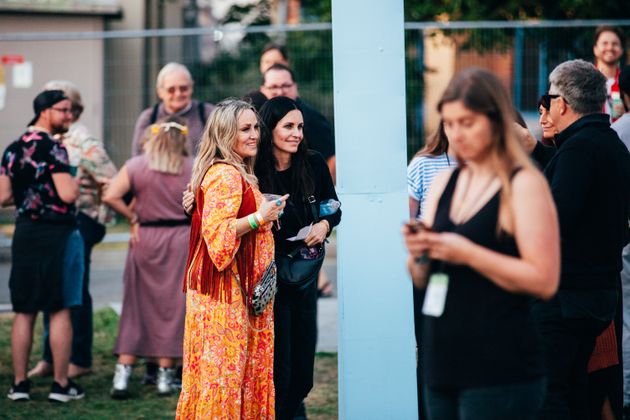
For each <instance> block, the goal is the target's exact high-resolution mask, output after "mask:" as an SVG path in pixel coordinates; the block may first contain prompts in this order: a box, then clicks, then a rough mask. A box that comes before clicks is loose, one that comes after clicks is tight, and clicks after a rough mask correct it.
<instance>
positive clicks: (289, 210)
mask: <svg viewBox="0 0 630 420" xmlns="http://www.w3.org/2000/svg"><path fill="white" fill-rule="evenodd" d="M260 117H261V120H262V123H263V131H262V136H261V142H260V152H259V153H258V156H257V158H256V167H255V174H256V176H257V177H258V180H259V183H260V190H261V191H262V192H263V193H271V194H276V195H279V196H282V195H285V194H289V199H288V200H287V205H286V209H285V211H284V215H283V216H282V218H281V219H280V221H279V224H278V225H276V227H275V228H274V229H273V236H274V242H275V246H276V252H275V254H276V263H277V264H278V294H277V296H276V301H275V303H274V323H275V341H274V343H275V351H274V383H275V387H276V418H278V419H281V420H283V419H286V420H292V419H293V418H294V417H297V415H298V409H299V410H300V411H301V410H302V408H301V404H302V400H303V399H304V398H306V396H307V395H308V393H309V391H310V390H311V389H312V387H313V369H314V363H315V346H316V343H317V278H318V272H319V271H320V269H321V265H320V266H319V268H317V267H316V266H317V264H315V269H314V270H312V273H311V274H310V276H308V277H306V278H305V279H301V280H302V281H303V282H304V284H300V285H295V284H290V283H288V279H286V278H283V275H284V273H285V272H284V271H283V266H282V262H283V261H288V260H287V256H291V255H293V257H292V258H298V257H299V256H298V255H297V254H299V255H300V256H302V257H301V258H304V256H305V255H307V256H308V257H307V258H304V259H317V258H321V257H323V255H322V254H323V253H324V252H325V250H324V240H326V238H327V237H328V236H329V235H330V233H331V230H332V228H334V227H335V226H336V225H338V224H339V222H340V220H341V210H337V211H336V212H335V213H333V214H330V215H326V216H321V217H320V211H319V203H321V202H324V201H327V200H330V199H332V200H335V201H338V198H337V193H336V192H335V187H334V185H333V182H332V178H331V176H330V173H329V172H328V168H327V166H326V163H325V161H324V159H323V158H322V156H321V155H320V154H319V153H317V152H314V151H311V150H308V143H307V140H306V139H305V137H304V131H303V130H304V119H303V116H302V111H301V110H300V107H299V105H298V104H297V103H296V102H295V101H294V100H292V99H290V98H288V97H284V96H279V97H275V98H271V99H269V100H268V101H267V102H266V103H265V104H264V105H263V107H262V108H261V110H260ZM311 203H312V205H311ZM310 224H312V228H311V230H310V232H309V233H308V235H307V236H306V237H305V238H303V239H301V240H297V241H292V240H289V238H292V237H295V236H296V235H297V234H298V232H299V231H300V229H302V228H304V227H306V226H309V225H310ZM283 258H284V259H283ZM299 415H300V416H302V417H306V414H305V413H299Z"/></svg>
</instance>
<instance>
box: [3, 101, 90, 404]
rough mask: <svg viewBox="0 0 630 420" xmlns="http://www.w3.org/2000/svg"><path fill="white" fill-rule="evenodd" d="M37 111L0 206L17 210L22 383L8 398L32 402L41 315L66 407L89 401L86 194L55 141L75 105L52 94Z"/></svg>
mask: <svg viewBox="0 0 630 420" xmlns="http://www.w3.org/2000/svg"><path fill="white" fill-rule="evenodd" d="M33 109H34V111H35V117H34V118H33V119H32V120H31V122H30V123H29V124H28V130H27V131H26V133H24V134H23V135H22V136H21V137H20V138H19V139H18V140H16V141H14V142H13V143H11V144H10V145H9V146H8V147H7V148H6V150H5V151H4V153H3V154H2V162H1V165H0V205H3V206H5V205H8V204H11V203H14V204H15V206H16V213H17V217H16V223H15V233H14V235H13V243H12V247H11V249H12V251H11V277H10V279H9V287H10V289H11V303H12V305H13V311H14V312H15V318H14V320H13V328H12V330H11V355H12V358H13V374H14V380H13V384H12V386H11V389H10V390H9V392H8V394H7V397H8V398H9V399H10V400H13V401H23V400H29V399H30V381H29V380H28V379H27V377H26V374H27V372H26V370H27V366H28V358H29V355H30V352H31V345H32V342H33V325H34V323H35V318H36V316H37V312H39V311H48V312H49V314H50V346H51V349H52V355H53V367H54V373H53V375H54V379H53V383H52V385H51V389H50V393H49V394H48V399H49V400H51V401H56V402H63V403H65V402H68V401H71V400H76V399H80V398H83V397H84V396H85V393H84V392H83V389H82V388H81V387H80V386H79V385H77V384H76V383H74V382H73V381H72V380H71V379H68V363H69V359H70V350H71V344H72V323H71V321H70V310H69V308H70V307H72V306H75V305H80V304H81V290H82V288H81V282H82V280H83V256H82V251H83V245H82V243H81V235H80V234H79V231H78V230H77V225H76V217H75V213H76V211H75V206H74V202H75V200H76V199H77V197H78V195H79V187H78V185H77V183H76V181H75V180H74V179H73V177H72V175H71V173H70V164H69V160H68V153H67V151H66V149H65V147H64V146H63V145H62V144H61V143H60V142H59V141H57V140H56V139H55V138H54V137H53V136H55V135H57V134H63V133H64V132H66V131H67V130H68V127H69V126H70V123H71V121H72V103H71V102H70V100H69V99H68V97H67V96H65V94H64V92H63V91H61V90H49V91H43V92H41V93H40V94H39V95H37V96H36V97H35V99H34V101H33ZM75 263H76V264H77V265H76V266H74V264H75ZM68 268H71V269H68ZM75 268H76V269H75ZM66 286H71V287H66Z"/></svg>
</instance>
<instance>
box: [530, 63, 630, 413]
mask: <svg viewBox="0 0 630 420" xmlns="http://www.w3.org/2000/svg"><path fill="white" fill-rule="evenodd" d="M549 82H550V87H549V93H547V94H546V95H544V96H545V98H544V99H545V100H546V101H547V103H549V115H550V117H551V119H552V120H553V121H554V123H555V125H556V127H557V128H558V130H559V134H558V135H556V138H555V143H556V146H557V151H556V152H555V153H554V154H553V155H550V156H548V159H544V160H546V162H545V163H546V166H545V169H544V173H545V176H546V177H547V179H548V181H549V184H550V185H551V191H552V194H553V197H554V201H555V203H556V207H557V210H558V219H559V221H560V238H561V245H562V247H561V248H562V270H561V278H560V288H559V291H558V294H557V295H556V297H554V298H553V299H551V300H550V301H547V302H542V301H539V302H536V304H535V305H534V307H533V311H534V314H535V316H536V320H537V322H538V324H539V326H540V331H541V333H542V335H543V339H544V343H545V354H546V362H547V370H548V372H547V373H548V378H547V379H548V390H547V396H546V398H545V402H544V405H543V410H542V413H541V418H544V419H554V420H557V419H582V418H588V416H589V410H588V400H589V399H588V394H587V391H586V380H587V364H588V361H589V358H590V356H591V353H592V352H593V348H594V346H595V339H596V338H597V336H598V335H599V334H600V333H602V332H603V331H604V330H605V329H606V327H608V326H609V325H610V323H611V321H612V320H613V318H614V316H615V310H616V305H617V300H618V290H619V284H620V279H619V272H620V270H621V250H622V248H623V246H624V245H625V244H626V242H627V238H628V231H627V230H628V203H629V202H630V153H628V150H627V149H626V147H625V146H624V145H623V143H622V142H621V141H620V140H619V137H618V136H617V134H616V133H615V132H614V131H613V130H612V129H611V128H610V121H609V117H608V115H606V114H603V113H602V105H603V103H604V101H605V99H606V78H605V77H604V76H603V75H602V74H601V73H600V72H599V71H598V70H597V69H596V68H595V67H594V66H593V65H592V64H590V63H587V62H586V61H583V60H571V61H566V62H564V63H562V64H560V65H558V66H557V67H556V68H555V69H554V70H553V71H552V72H551V74H550V75H549ZM542 147H544V146H541V145H536V149H535V150H534V157H537V156H538V157H541V156H542V155H544V153H540V152H541V148H542Z"/></svg>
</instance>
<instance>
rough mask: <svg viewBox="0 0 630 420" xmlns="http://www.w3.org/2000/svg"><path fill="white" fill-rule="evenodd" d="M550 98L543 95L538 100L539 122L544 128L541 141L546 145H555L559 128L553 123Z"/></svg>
mask: <svg viewBox="0 0 630 420" xmlns="http://www.w3.org/2000/svg"><path fill="white" fill-rule="evenodd" d="M549 106H550V104H549V98H548V97H547V96H545V95H543V96H542V97H541V98H540V99H539V100H538V115H540V117H538V122H539V123H540V127H541V128H542V139H541V142H542V144H544V145H545V146H552V147H555V143H554V137H555V136H556V134H558V129H557V128H556V126H555V125H554V124H553V121H552V119H551V117H550V116H549Z"/></svg>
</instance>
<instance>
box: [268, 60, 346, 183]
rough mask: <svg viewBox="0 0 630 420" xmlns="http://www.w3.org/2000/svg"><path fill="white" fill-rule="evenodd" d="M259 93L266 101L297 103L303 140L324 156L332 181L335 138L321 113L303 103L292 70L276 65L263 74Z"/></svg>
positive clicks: (334, 164) (334, 174) (333, 175)
mask: <svg viewBox="0 0 630 420" xmlns="http://www.w3.org/2000/svg"><path fill="white" fill-rule="evenodd" d="M262 82H263V83H262V85H261V86H260V91H261V92H262V93H263V95H265V97H267V99H271V98H275V97H276V96H286V97H288V98H291V99H293V100H294V101H296V102H297V104H298V106H299V107H300V109H301V110H302V115H303V116H304V138H305V139H306V141H307V142H308V147H309V148H310V149H313V150H316V151H318V152H319V153H321V154H322V156H324V159H325V160H326V163H327V164H328V169H329V170H330V174H331V175H332V178H333V181H335V178H336V169H335V167H336V160H335V138H334V133H333V129H332V126H331V125H330V122H328V120H327V119H326V117H324V116H323V115H322V114H321V113H319V112H318V111H317V110H315V109H314V108H313V107H311V106H310V105H308V104H307V103H306V102H304V101H303V100H302V99H301V98H300V97H299V93H298V84H297V83H296V82H295V75H294V74H293V70H291V69H290V68H289V67H287V66H285V65H284V64H280V63H276V64H274V65H272V66H271V67H269V68H268V69H267V70H266V71H265V72H264V73H263V80H262Z"/></svg>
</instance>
